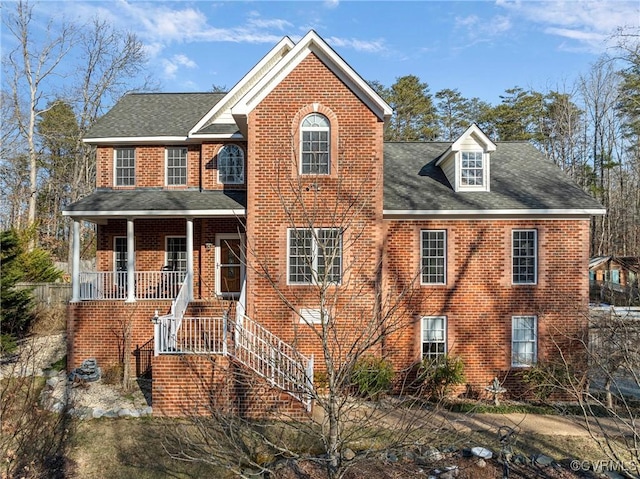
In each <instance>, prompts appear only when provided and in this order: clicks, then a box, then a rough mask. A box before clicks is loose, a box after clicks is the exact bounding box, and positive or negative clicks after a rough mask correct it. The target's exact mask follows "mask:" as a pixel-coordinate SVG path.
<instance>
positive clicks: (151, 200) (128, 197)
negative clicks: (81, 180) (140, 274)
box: [65, 189, 247, 216]
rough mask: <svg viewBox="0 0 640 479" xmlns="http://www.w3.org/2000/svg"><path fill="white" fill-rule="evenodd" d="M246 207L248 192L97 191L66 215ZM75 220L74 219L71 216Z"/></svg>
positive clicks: (74, 206) (67, 209)
mask: <svg viewBox="0 0 640 479" xmlns="http://www.w3.org/2000/svg"><path fill="white" fill-rule="evenodd" d="M246 204H247V195H246V192H245V191H238V190H231V191H222V190H204V191H200V190H169V191H168V190H160V189H158V190H154V189H148V190H146V189H137V190H108V189H98V190H96V191H94V192H93V193H92V194H90V195H89V196H86V197H84V198H82V199H81V200H79V201H77V202H75V203H73V204H72V205H69V206H68V207H67V208H66V209H65V211H67V212H70V213H74V212H75V213H79V212H83V213H86V212H102V213H111V214H116V213H122V214H126V213H127V212H132V211H147V212H153V211H158V212H160V211H166V212H175V213H176V214H179V213H180V212H183V211H214V210H239V209H244V208H245V207H246ZM72 216H73V215H72Z"/></svg>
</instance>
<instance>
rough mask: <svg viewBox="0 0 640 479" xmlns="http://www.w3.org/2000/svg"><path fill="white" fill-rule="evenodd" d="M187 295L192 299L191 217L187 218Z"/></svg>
mask: <svg viewBox="0 0 640 479" xmlns="http://www.w3.org/2000/svg"><path fill="white" fill-rule="evenodd" d="M187 278H188V280H187V285H186V286H187V297H188V300H189V301H193V218H187Z"/></svg>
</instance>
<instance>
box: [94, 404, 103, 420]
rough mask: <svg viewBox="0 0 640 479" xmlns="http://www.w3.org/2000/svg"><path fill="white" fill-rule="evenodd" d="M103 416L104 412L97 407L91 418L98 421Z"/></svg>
mask: <svg viewBox="0 0 640 479" xmlns="http://www.w3.org/2000/svg"><path fill="white" fill-rule="evenodd" d="M104 414H105V410H104V409H101V408H99V407H97V408H95V409H94V410H93V414H92V416H93V418H94V419H100V418H101V417H102V416H104Z"/></svg>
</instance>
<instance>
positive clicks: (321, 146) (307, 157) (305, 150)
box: [300, 113, 331, 175]
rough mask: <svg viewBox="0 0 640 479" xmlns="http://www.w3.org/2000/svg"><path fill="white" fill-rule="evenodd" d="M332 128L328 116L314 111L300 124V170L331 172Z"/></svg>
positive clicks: (310, 172) (304, 173) (320, 173)
mask: <svg viewBox="0 0 640 479" xmlns="http://www.w3.org/2000/svg"><path fill="white" fill-rule="evenodd" d="M329 138H331V128H330V125H329V120H328V119H327V117H326V116H323V115H320V114H319V113H312V114H311V115H308V116H306V117H305V118H304V120H302V124H301V125H300V153H301V154H300V172H301V173H302V174H303V175H314V174H315V175H328V174H329V172H330V164H331V158H330V156H331V155H330V151H331V150H330V148H331V145H330V144H329V143H330V142H329Z"/></svg>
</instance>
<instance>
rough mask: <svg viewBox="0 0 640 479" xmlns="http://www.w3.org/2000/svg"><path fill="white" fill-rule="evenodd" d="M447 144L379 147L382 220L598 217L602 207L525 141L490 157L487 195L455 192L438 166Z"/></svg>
mask: <svg viewBox="0 0 640 479" xmlns="http://www.w3.org/2000/svg"><path fill="white" fill-rule="evenodd" d="M450 146H451V143H450V142H428V143H396V142H390V143H385V146H384V215H385V218H393V217H405V216H406V217H416V216H431V215H439V216H442V215H454V216H456V215H465V214H466V215H492V214H493V215H505V214H513V215H517V214H527V215H532V214H544V215H548V214H558V215H594V214H604V210H603V209H602V206H600V204H598V202H597V201H596V200H594V199H593V198H592V197H591V196H589V195H588V194H587V193H585V192H584V191H583V190H581V189H580V188H579V187H578V186H577V185H576V184H575V183H574V182H573V181H572V180H571V179H570V178H569V177H568V176H567V175H566V174H565V173H563V172H562V171H561V170H560V169H559V168H558V167H557V166H555V165H554V164H553V163H552V162H550V161H548V160H546V159H545V158H544V156H543V155H542V154H541V153H540V152H539V151H538V150H536V148H535V147H534V146H533V145H531V144H529V143H526V142H499V143H497V147H496V150H495V151H494V152H492V153H491V191H478V192H475V191H469V192H460V193H456V192H454V191H453V188H452V187H451V185H450V184H449V181H448V180H447V178H446V177H445V175H444V173H443V172H442V170H441V169H440V167H438V166H436V164H437V162H438V160H439V159H440V157H441V156H442V155H443V154H444V153H445V152H446V151H447V150H448V148H449V147H450Z"/></svg>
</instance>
